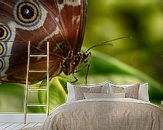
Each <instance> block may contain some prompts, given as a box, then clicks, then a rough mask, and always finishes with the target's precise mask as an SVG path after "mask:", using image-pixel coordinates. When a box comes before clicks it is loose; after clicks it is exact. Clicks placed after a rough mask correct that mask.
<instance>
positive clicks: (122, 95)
mask: <svg viewBox="0 0 163 130" xmlns="http://www.w3.org/2000/svg"><path fill="white" fill-rule="evenodd" d="M84 97H85V98H86V99H92V98H125V93H112V94H105V93H84Z"/></svg>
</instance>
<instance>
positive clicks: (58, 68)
mask: <svg viewBox="0 0 163 130" xmlns="http://www.w3.org/2000/svg"><path fill="white" fill-rule="evenodd" d="M86 7H87V2H86V0H0V82H14V83H25V78H26V73H27V71H26V69H27V58H28V50H27V49H28V41H29V40H30V42H31V54H42V53H46V44H47V41H48V42H49V44H50V55H49V57H50V60H49V64H50V69H49V73H50V77H53V76H57V75H59V74H60V73H61V72H62V71H63V72H64V73H65V74H66V75H70V74H74V73H75V72H76V66H78V64H80V62H86V61H87V58H88V56H89V55H90V54H83V53H80V50H81V46H82V42H83V37H84V30H85V25H86ZM45 65H46V58H44V57H42V58H37V57H36V58H31V62H30V69H32V70H36V69H39V70H41V69H43V68H45ZM74 77H75V76H74ZM44 78H46V73H39V74H36V73H31V74H30V76H29V82H30V83H35V82H39V81H41V80H43V79H44Z"/></svg>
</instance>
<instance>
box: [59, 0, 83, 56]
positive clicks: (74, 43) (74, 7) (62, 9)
mask: <svg viewBox="0 0 163 130" xmlns="http://www.w3.org/2000/svg"><path fill="white" fill-rule="evenodd" d="M56 5H57V7H58V13H59V16H60V18H59V19H60V21H61V23H62V24H61V25H62V28H63V31H64V34H65V35H66V38H67V39H66V40H67V42H68V44H69V45H70V47H71V50H73V52H74V54H76V53H77V52H79V51H80V49H81V46H82V42H83V37H84V30H85V24H86V0H57V4H56Z"/></svg>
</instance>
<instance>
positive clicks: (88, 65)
mask: <svg viewBox="0 0 163 130" xmlns="http://www.w3.org/2000/svg"><path fill="white" fill-rule="evenodd" d="M89 69H90V64H87V72H86V75H85V84H86V85H87V83H88V73H89Z"/></svg>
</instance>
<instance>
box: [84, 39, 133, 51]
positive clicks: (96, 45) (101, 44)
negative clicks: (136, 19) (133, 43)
mask: <svg viewBox="0 0 163 130" xmlns="http://www.w3.org/2000/svg"><path fill="white" fill-rule="evenodd" d="M126 38H129V39H131V38H132V37H131V36H128V37H119V38H115V39H112V40H109V41H105V42H102V43H99V44H95V45H93V46H91V47H90V48H88V50H87V51H86V53H87V52H89V51H90V50H91V49H93V48H95V47H99V46H105V45H110V46H113V44H111V42H114V41H117V40H121V39H126Z"/></svg>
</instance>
